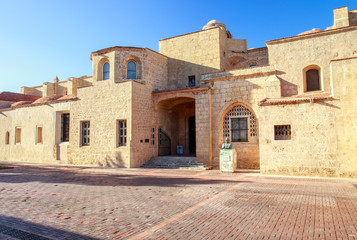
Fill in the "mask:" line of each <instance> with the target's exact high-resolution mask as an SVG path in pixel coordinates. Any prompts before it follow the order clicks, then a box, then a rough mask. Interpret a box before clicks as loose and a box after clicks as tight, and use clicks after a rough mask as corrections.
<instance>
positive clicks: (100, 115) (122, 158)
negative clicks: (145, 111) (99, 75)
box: [68, 80, 133, 167]
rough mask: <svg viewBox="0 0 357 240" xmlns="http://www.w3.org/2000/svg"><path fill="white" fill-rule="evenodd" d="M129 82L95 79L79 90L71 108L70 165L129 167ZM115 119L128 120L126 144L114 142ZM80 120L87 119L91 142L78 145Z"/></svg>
mask: <svg viewBox="0 0 357 240" xmlns="http://www.w3.org/2000/svg"><path fill="white" fill-rule="evenodd" d="M132 86H133V83H132V82H131V81H128V82H123V83H114V82H112V81H110V80H108V81H98V82H96V84H95V86H92V87H86V88H80V89H78V93H77V94H78V98H79V99H80V100H79V101H77V102H75V103H74V104H73V105H72V107H71V119H70V139H69V146H68V163H69V164H90V165H101V166H116V167H130V150H131V149H130V143H131V131H132V111H131V109H132V101H131V98H132ZM117 120H126V121H127V145H126V146H118V144H117V134H118V131H117ZM81 121H90V145H89V146H82V144H81V134H80V131H81Z"/></svg>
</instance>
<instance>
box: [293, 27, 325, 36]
mask: <svg viewBox="0 0 357 240" xmlns="http://www.w3.org/2000/svg"><path fill="white" fill-rule="evenodd" d="M318 32H323V31H322V30H321V29H319V28H313V29H311V30H309V31H305V32H302V33H300V34H298V36H301V35H306V34H310V33H318Z"/></svg>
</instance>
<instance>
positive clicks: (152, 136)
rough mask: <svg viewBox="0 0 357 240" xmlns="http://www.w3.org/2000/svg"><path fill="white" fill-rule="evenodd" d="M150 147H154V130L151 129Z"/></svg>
mask: <svg viewBox="0 0 357 240" xmlns="http://www.w3.org/2000/svg"><path fill="white" fill-rule="evenodd" d="M150 136H151V141H150V142H151V145H155V128H151V134H150Z"/></svg>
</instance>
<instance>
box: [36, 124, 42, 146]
mask: <svg viewBox="0 0 357 240" xmlns="http://www.w3.org/2000/svg"><path fill="white" fill-rule="evenodd" d="M36 143H42V127H37V129H36Z"/></svg>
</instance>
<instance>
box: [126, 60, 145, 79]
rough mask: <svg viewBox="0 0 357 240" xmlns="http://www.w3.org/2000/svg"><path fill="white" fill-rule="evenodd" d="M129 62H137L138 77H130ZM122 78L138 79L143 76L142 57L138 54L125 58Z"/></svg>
mask: <svg viewBox="0 0 357 240" xmlns="http://www.w3.org/2000/svg"><path fill="white" fill-rule="evenodd" d="M129 62H134V63H135V64H136V78H135V79H128V76H127V73H128V63H129ZM122 74H123V76H122V78H123V79H126V80H138V79H141V78H142V63H141V61H140V59H139V58H138V57H136V56H133V55H131V56H128V57H126V58H125V59H124V61H123V64H122Z"/></svg>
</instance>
